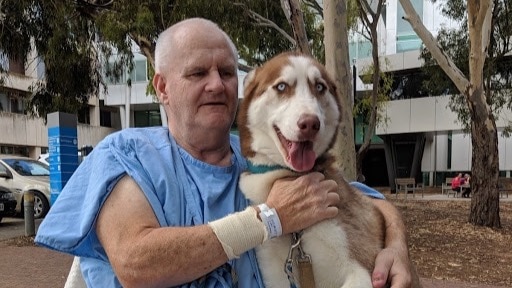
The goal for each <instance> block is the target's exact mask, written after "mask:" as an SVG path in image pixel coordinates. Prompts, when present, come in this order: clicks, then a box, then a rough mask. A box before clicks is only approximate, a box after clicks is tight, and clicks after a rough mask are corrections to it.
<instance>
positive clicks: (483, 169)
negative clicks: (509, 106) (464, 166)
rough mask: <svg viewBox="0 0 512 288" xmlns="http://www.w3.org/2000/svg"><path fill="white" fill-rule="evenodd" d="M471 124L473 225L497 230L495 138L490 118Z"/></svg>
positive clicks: (498, 212)
mask: <svg viewBox="0 0 512 288" xmlns="http://www.w3.org/2000/svg"><path fill="white" fill-rule="evenodd" d="M475 120H476V121H472V122H471V136H472V137H471V143H472V144H473V153H472V155H473V156H472V159H471V165H472V168H471V172H472V173H471V174H472V176H471V181H470V184H471V194H472V196H471V212H470V213H469V222H470V223H471V224H474V225H480V226H487V227H492V228H501V221H500V201H499V192H498V185H497V183H498V177H499V161H498V134H497V131H496V124H495V121H494V117H493V116H492V114H489V116H488V118H487V119H475Z"/></svg>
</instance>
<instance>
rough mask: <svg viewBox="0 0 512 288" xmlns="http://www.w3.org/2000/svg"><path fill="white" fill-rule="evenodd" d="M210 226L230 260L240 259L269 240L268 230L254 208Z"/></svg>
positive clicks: (219, 220)
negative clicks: (242, 255)
mask: <svg viewBox="0 0 512 288" xmlns="http://www.w3.org/2000/svg"><path fill="white" fill-rule="evenodd" d="M208 225H209V226H210V227H211V228H212V230H213V232H214V233H215V235H216V236H217V238H218V239H219V241H220V243H221V245H222V248H223V249H224V252H225V253H226V255H227V256H228V258H229V259H230V260H231V259H234V258H238V257H239V256H240V254H242V253H244V252H245V251H247V250H249V249H252V248H254V247H256V246H258V245H260V244H262V243H263V241H265V240H267V239H268V232H267V228H266V227H265V224H264V223H263V222H262V221H261V220H260V219H258V216H257V214H256V210H255V209H254V208H253V207H247V209H245V210H244V211H241V212H237V213H234V214H231V215H228V216H226V217H224V218H221V219H218V220H215V221H213V222H209V223H208Z"/></svg>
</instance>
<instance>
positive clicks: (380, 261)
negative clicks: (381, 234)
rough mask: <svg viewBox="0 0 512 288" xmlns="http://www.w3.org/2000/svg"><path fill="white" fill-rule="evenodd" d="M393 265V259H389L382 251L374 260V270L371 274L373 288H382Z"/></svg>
mask: <svg viewBox="0 0 512 288" xmlns="http://www.w3.org/2000/svg"><path fill="white" fill-rule="evenodd" d="M392 265H393V257H390V255H388V253H386V252H385V251H384V250H383V251H381V252H380V253H379V254H378V255H377V258H376V259H375V268H374V269H373V273H372V285H373V288H384V287H385V286H386V282H387V280H388V272H389V270H390V269H391V266H392Z"/></svg>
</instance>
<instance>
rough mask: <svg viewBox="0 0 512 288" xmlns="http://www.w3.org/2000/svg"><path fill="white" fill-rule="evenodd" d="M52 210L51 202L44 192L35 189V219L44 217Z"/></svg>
mask: <svg viewBox="0 0 512 288" xmlns="http://www.w3.org/2000/svg"><path fill="white" fill-rule="evenodd" d="M49 210H50V204H49V203H48V200H47V199H46V197H45V196H44V195H43V193H41V192H38V191H34V219H39V218H43V217H44V216H46V214H47V213H48V211H49Z"/></svg>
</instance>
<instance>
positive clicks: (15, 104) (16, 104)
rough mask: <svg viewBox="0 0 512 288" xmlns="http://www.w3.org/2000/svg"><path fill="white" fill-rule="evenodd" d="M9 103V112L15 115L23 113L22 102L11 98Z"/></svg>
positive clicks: (16, 98)
mask: <svg viewBox="0 0 512 288" xmlns="http://www.w3.org/2000/svg"><path fill="white" fill-rule="evenodd" d="M9 102H10V111H9V110H8V111H9V112H11V113H17V114H23V113H24V110H25V109H24V107H23V101H21V99H19V98H18V97H15V96H11V97H10V98H9Z"/></svg>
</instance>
